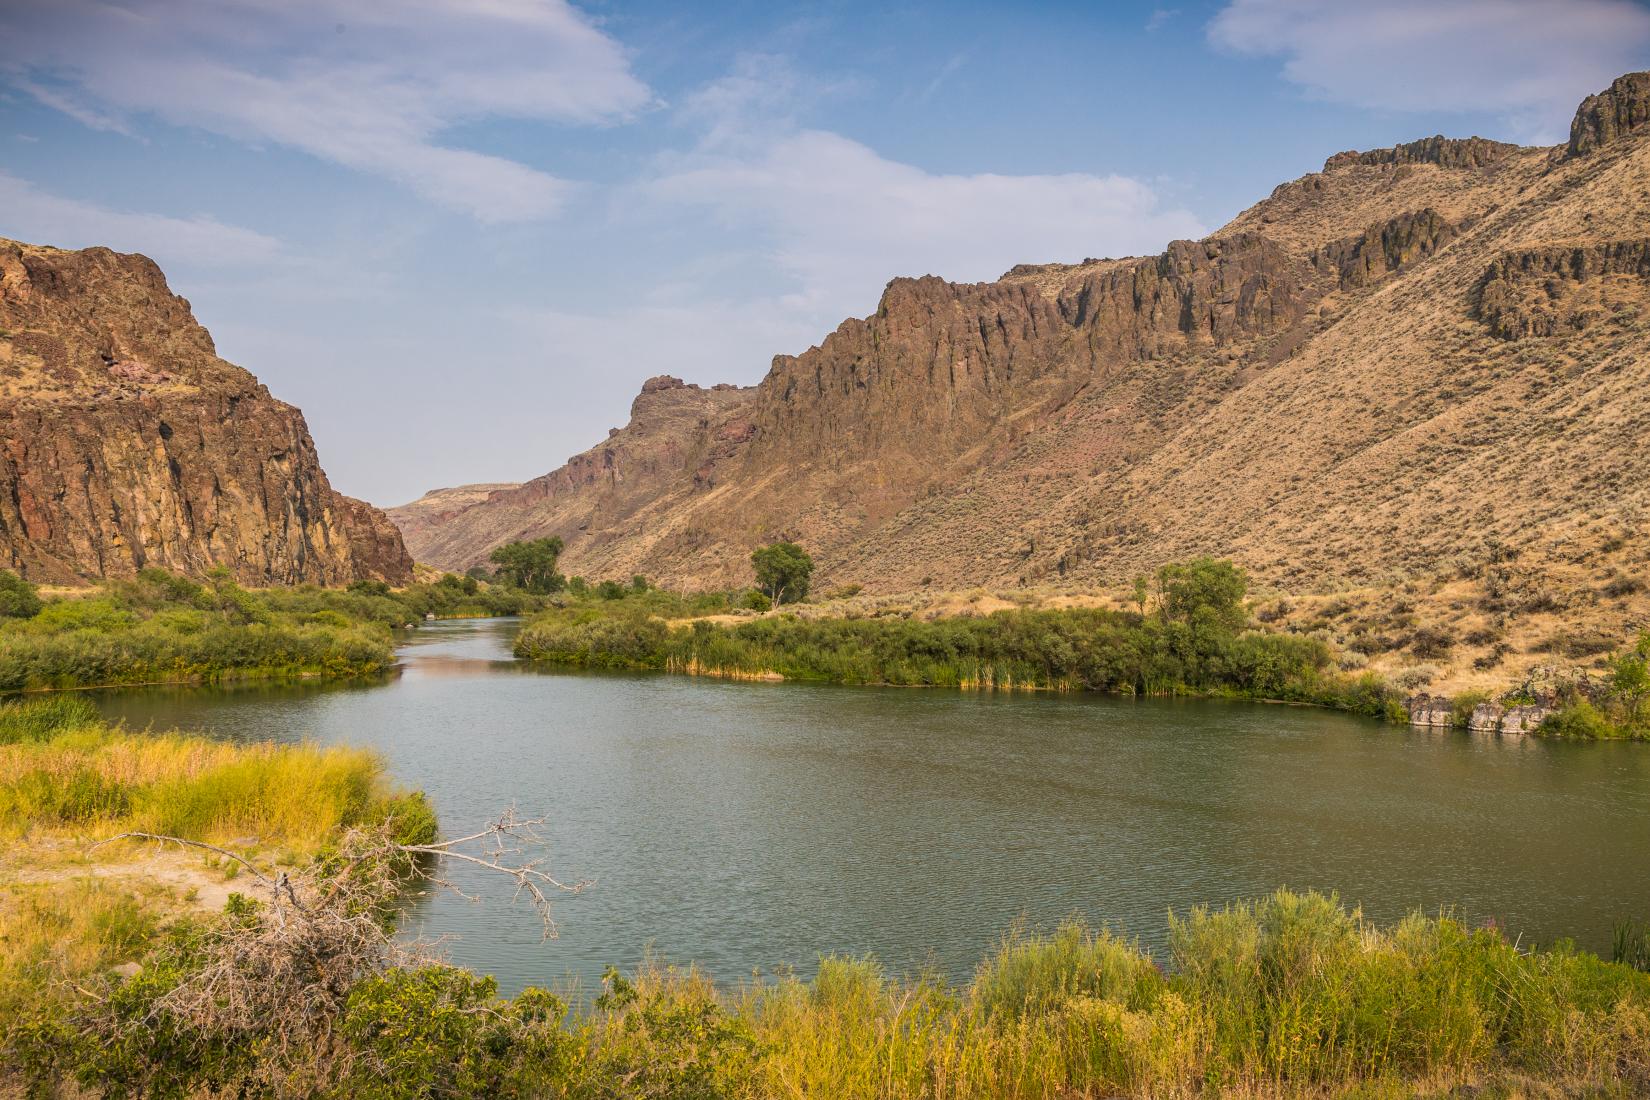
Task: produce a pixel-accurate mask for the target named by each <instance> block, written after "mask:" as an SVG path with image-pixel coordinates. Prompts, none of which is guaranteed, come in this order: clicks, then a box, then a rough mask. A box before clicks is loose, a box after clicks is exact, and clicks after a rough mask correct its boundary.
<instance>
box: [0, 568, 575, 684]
mask: <svg viewBox="0 0 1650 1100" xmlns="http://www.w3.org/2000/svg"><path fill="white" fill-rule="evenodd" d="M5 578H7V579H9V587H8V588H7V591H8V592H10V593H12V594H14V595H19V596H20V597H21V598H19V599H15V600H14V601H13V603H12V604H11V605H10V606H9V608H0V693H3V692H19V691H41V690H51V689H65V688H85V687H101V686H110V685H120V684H158V683H208V682H218V681H226V680H238V679H258V678H261V679H277V678H284V677H292V678H298V677H327V678H347V677H356V676H371V675H377V674H381V673H383V672H385V671H386V670H388V669H389V668H390V667H391V666H392V665H393V664H394V662H395V657H394V634H393V630H394V628H397V627H403V626H411V625H413V624H416V623H418V622H420V621H422V620H423V619H424V618H425V616H426V615H434V616H436V617H438V618H441V617H454V616H491V615H516V614H521V613H523V612H528V611H533V610H536V609H538V608H541V607H543V606H544V601H543V598H542V597H538V596H533V595H530V594H528V593H524V592H520V591H518V590H515V589H510V588H506V587H502V586H497V585H483V584H478V583H477V582H476V581H475V580H472V579H468V578H464V577H456V576H451V575H449V576H446V577H443V578H442V579H441V580H439V581H437V582H435V583H433V584H418V585H412V586H409V587H408V588H405V589H401V590H396V591H392V590H391V589H390V588H389V587H388V586H387V585H384V584H382V583H378V582H370V581H369V582H361V583H358V584H355V585H351V586H350V587H349V588H348V589H347V590H346V589H326V588H317V587H315V586H312V585H305V586H300V587H297V588H272V589H258V590H248V589H244V588H241V587H240V586H239V585H237V584H235V583H234V582H233V581H230V580H228V579H227V578H226V577H223V576H219V577H216V578H212V579H209V580H208V581H207V582H205V583H201V582H197V581H195V580H191V579H189V578H186V577H181V576H176V575H174V574H170V573H166V572H164V571H162V570H158V569H147V570H144V571H143V572H142V573H140V574H139V575H138V576H137V577H135V578H133V579H130V580H120V581H108V582H105V583H104V584H102V585H100V586H98V587H97V588H95V589H91V590H88V591H85V592H81V593H75V594H70V595H61V596H58V597H56V598H52V599H47V600H40V599H38V598H37V597H36V596H35V595H34V593H33V590H32V589H31V588H29V587H28V586H26V585H22V584H21V582H19V581H18V580H17V578H16V577H15V576H11V575H9V574H6V575H5Z"/></svg>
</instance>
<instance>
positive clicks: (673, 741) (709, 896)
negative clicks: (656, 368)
mask: <svg viewBox="0 0 1650 1100" xmlns="http://www.w3.org/2000/svg"><path fill="white" fill-rule="evenodd" d="M513 630H514V625H513V624H510V623H500V622H486V621H468V622H459V623H444V624H437V625H435V626H434V627H426V628H422V629H420V630H419V631H417V632H416V633H415V634H414V635H413V637H412V638H411V639H410V640H409V642H408V644H407V645H406V646H404V647H403V648H402V650H401V656H402V667H401V669H400V672H399V675H398V676H396V677H395V678H393V679H392V680H390V681H387V682H385V683H382V684H377V685H370V686H368V685H344V686H333V687H322V686H320V685H314V684H304V685H298V686H283V687H277V688H238V689H233V690H219V691H175V690H156V689H145V690H143V691H138V692H120V693H111V694H109V695H108V696H105V697H104V699H103V704H104V706H105V707H106V708H107V709H108V710H109V712H110V713H112V714H117V715H120V716H122V717H125V718H126V719H127V720H128V721H130V722H132V723H133V724H134V725H139V726H142V725H149V724H153V725H155V726H156V727H165V726H173V725H177V726H183V727H185V728H191V729H211V730H215V731H217V732H218V733H219V734H221V735H223V736H229V737H240V738H251V737H264V738H275V739H282V740H292V739H299V738H306V737H308V738H315V739H319V740H323V741H333V740H338V741H348V742H352V743H358V744H368V745H373V746H376V747H377V748H379V749H380V750H381V751H383V752H384V753H385V755H386V757H387V758H388V759H389V760H390V762H391V765H392V767H393V769H394V770H395V772H396V774H397V775H398V776H399V777H400V778H401V779H402V780H403V781H405V782H407V783H409V784H413V785H417V786H421V787H423V788H424V789H426V790H428V791H429V792H430V793H431V796H432V797H433V798H434V799H435V801H436V805H437V809H438V810H439V811H440V813H441V815H442V820H443V823H444V825H445V826H446V827H447V828H448V829H449V830H459V829H466V830H467V828H468V827H469V826H472V825H475V824H477V823H479V822H480V821H481V820H482V819H483V818H484V817H485V815H487V814H489V813H491V812H495V811H496V810H497V809H499V808H500V807H502V806H505V805H508V804H510V803H512V802H514V803H516V804H517V805H518V806H519V807H520V808H521V810H522V811H523V812H526V813H530V814H538V813H544V814H547V815H548V816H549V817H550V819H551V821H552V829H551V834H552V836H553V837H554V840H555V851H554V864H555V869H556V870H557V872H558V873H560V874H562V875H563V876H565V877H569V878H594V879H596V880H597V885H596V886H595V887H594V888H593V889H592V890H591V891H590V892H588V893H587V894H584V895H582V896H580V897H578V898H576V899H572V900H571V901H568V902H566V903H564V904H563V905H562V906H561V907H560V909H559V914H558V915H559V918H560V921H561V926H562V938H561V939H559V940H556V941H551V942H550V943H548V944H543V943H540V941H539V938H538V931H537V927H536V925H535V924H534V922H533V921H532V920H531V918H530V915H529V914H528V913H526V912H524V911H521V910H518V909H512V908H511V907H510V905H509V903H508V896H507V891H504V892H502V893H501V889H500V887H499V886H498V885H497V884H487V883H484V882H480V881H477V880H476V879H474V878H473V877H471V876H467V875H464V874H462V873H461V874H460V878H461V880H462V882H463V884H464V885H465V886H466V888H467V889H469V888H472V887H473V888H474V889H477V890H481V891H482V892H483V894H484V896H486V897H487V898H488V901H487V903H486V904H484V905H482V906H471V905H469V904H467V903H465V902H463V901H462V900H459V899H455V898H450V897H433V898H428V899H425V900H424V901H423V902H422V903H421V904H420V905H419V906H418V908H417V912H416V918H415V921H414V924H415V925H416V926H418V927H420V928H422V929H424V930H426V931H428V932H430V933H440V932H457V933H459V934H460V935H461V938H460V939H459V940H458V941H457V942H456V943H455V944H454V945H453V949H452V953H453V955H454V957H455V959H456V960H457V961H459V962H462V963H465V964H468V965H474V966H477V967H479V968H482V969H485V970H489V971H492V972H494V973H497V974H498V975H499V976H500V978H501V980H502V982H503V984H504V985H505V986H506V987H507V988H514V987H516V986H518V985H520V984H522V983H524V982H527V981H535V982H543V981H548V980H553V979H555V978H557V977H559V976H561V975H565V974H573V975H577V976H579V977H582V978H583V979H584V980H585V982H586V984H587V985H588V984H589V983H590V982H593V981H594V979H595V977H596V976H597V975H599V973H600V971H601V969H602V968H603V967H604V966H605V965H607V964H608V963H618V964H620V965H629V964H633V963H634V962H635V961H636V960H637V959H638V958H639V957H640V956H641V953H642V952H643V950H644V949H645V948H646V947H647V945H648V944H649V943H650V942H651V943H653V944H654V945H656V946H657V948H658V949H659V950H661V951H662V952H664V953H665V954H667V955H669V956H670V957H672V958H676V959H689V958H692V959H697V960H699V961H701V962H703V963H705V964H706V965H708V966H709V967H710V968H711V969H712V970H713V971H714V972H716V973H718V974H719V975H721V976H723V977H732V978H737V977H738V976H740V975H743V974H746V973H748V972H749V971H750V970H751V969H752V968H755V967H763V968H770V967H773V966H775V965H778V964H784V963H789V964H796V965H798V966H799V967H800V968H801V969H802V970H803V971H804V972H806V971H807V970H808V969H809V967H810V966H811V964H812V962H813V961H814V959H815V958H816V957H817V954H818V953H820V952H844V953H855V954H858V953H864V952H875V953H876V954H878V955H880V956H881V957H883V958H884V959H885V960H887V961H888V962H889V963H890V964H891V965H893V966H894V967H895V968H896V969H909V968H915V967H920V966H922V965H924V964H927V963H932V964H934V965H936V966H938V967H939V968H941V969H942V970H944V971H945V972H947V973H949V974H951V975H952V976H954V977H962V976H966V974H967V973H968V972H969V970H970V969H971V967H972V966H973V964H974V962H975V961H976V960H977V958H978V957H979V955H980V954H981V953H982V952H983V951H985V950H986V949H988V948H989V946H990V945H991V943H992V942H993V941H994V939H995V938H996V937H997V936H998V935H999V934H1000V933H1001V932H1002V931H1003V929H1005V928H1006V927H1008V926H1009V925H1010V924H1011V923H1012V922H1014V921H1015V920H1016V918H1018V917H1020V916H1022V915H1024V916H1027V917H1029V918H1030V919H1032V920H1033V921H1034V922H1037V923H1047V922H1051V921H1054V920H1058V919H1059V918H1061V917H1064V916H1067V915H1071V914H1076V913H1081V914H1083V915H1086V916H1088V917H1090V918H1091V919H1095V920H1098V921H1102V922H1111V923H1114V924H1120V925H1122V926H1124V927H1126V928H1127V929H1128V930H1130V931H1131V932H1134V933H1137V934H1139V935H1141V936H1142V938H1143V939H1145V940H1146V942H1147V943H1148V944H1161V942H1162V939H1163V934H1164V931H1165V924H1166V922H1165V917H1164V913H1165V910H1166V909H1167V908H1168V907H1170V906H1173V907H1177V908H1184V907H1186V906H1189V905H1191V904H1195V903H1199V902H1205V901H1208V902H1221V901H1224V900H1229V899H1233V898H1238V897H1244V896H1250V895H1254V894H1257V893H1261V892H1264V891H1267V890H1270V889H1272V888H1273V887H1275V886H1278V885H1284V884H1288V885H1293V886H1297V887H1308V886H1311V887H1319V888H1324V889H1334V890H1338V891H1339V892H1340V893H1341V894H1342V895H1343V897H1346V898H1348V899H1350V900H1352V901H1356V902H1361V903H1363V904H1364V906H1365V908H1366V911H1368V912H1369V913H1370V914H1371V915H1372V916H1375V917H1378V918H1380V919H1393V918H1396V917H1398V916H1401V915H1402V914H1403V913H1404V912H1406V911H1408V910H1410V909H1412V908H1416V907H1420V908H1425V909H1429V910H1436V909H1437V908H1439V907H1440V906H1445V905H1449V906H1458V907H1460V908H1461V909H1462V910H1463V911H1465V912H1466V913H1467V914H1468V915H1469V916H1485V917H1487V916H1490V915H1494V916H1497V917H1499V918H1500V919H1502V920H1503V921H1504V922H1505V923H1506V924H1507V926H1508V927H1509V928H1510V929H1511V930H1513V931H1514V932H1515V933H1519V934H1522V935H1523V936H1524V937H1525V938H1526V939H1527V940H1528V939H1532V938H1533V939H1538V940H1551V939H1553V938H1556V937H1558V936H1574V937H1576V938H1577V939H1579V940H1581V941H1582V942H1583V943H1584V944H1587V945H1590V946H1593V947H1595V948H1604V947H1607V946H1608V936H1609V928H1610V923H1611V921H1612V920H1613V919H1615V918H1616V917H1618V916H1621V915H1625V914H1627V913H1640V914H1650V843H1647V842H1650V748H1647V747H1646V746H1639V745H1572V744H1563V743H1555V742H1549V741H1538V740H1534V739H1504V738H1474V737H1470V736H1467V735H1464V734H1438V733H1431V732H1426V731H1415V730H1409V729H1406V728H1401V727H1394V726H1389V725H1384V724H1381V723H1377V722H1373V721H1366V720H1362V719H1357V718H1353V717H1349V716H1345V715H1336V714H1329V713H1325V712H1322V711H1314V710H1308V709H1299V708H1287V707H1268V706H1249V705H1237V704H1225V703H1213V702H1200V701H1189V700H1173V701H1155V700H1154V701H1143V702H1135V701H1129V700H1121V699H1110V698H1095V697H1051V696H992V695H976V694H963V693H957V692H941V691H932V692H924V691H912V690H904V689H888V690H879V689H857V688H832V687H821V686H808V685H793V684H736V683H722V682H718V681H710V680H690V679H681V678H671V677H653V676H625V675H605V676H588V675H567V674H560V673H547V672H544V671H542V670H534V669H530V668H524V667H522V666H520V665H518V664H516V663H515V662H513V661H511V660H509V638H510V635H511V632H512V631H513Z"/></svg>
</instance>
